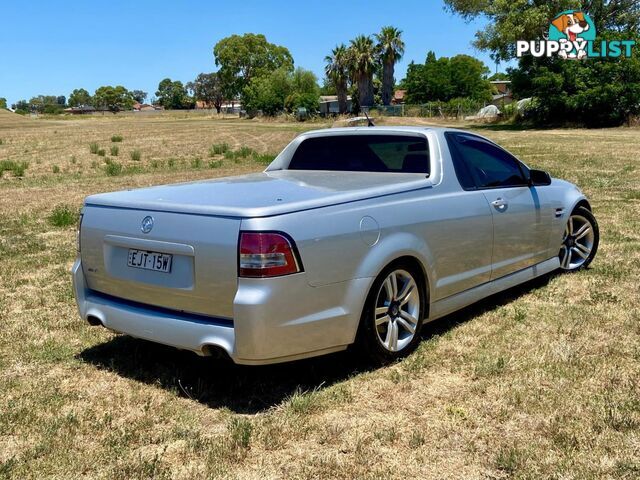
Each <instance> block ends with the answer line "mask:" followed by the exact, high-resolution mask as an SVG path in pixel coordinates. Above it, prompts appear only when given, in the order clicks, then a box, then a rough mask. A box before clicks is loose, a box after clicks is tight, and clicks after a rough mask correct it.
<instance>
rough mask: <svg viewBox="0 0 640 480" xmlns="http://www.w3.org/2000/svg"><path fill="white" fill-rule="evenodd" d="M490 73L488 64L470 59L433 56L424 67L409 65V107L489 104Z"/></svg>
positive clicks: (406, 82) (460, 56)
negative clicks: (455, 102)
mask: <svg viewBox="0 0 640 480" xmlns="http://www.w3.org/2000/svg"><path fill="white" fill-rule="evenodd" d="M488 73H489V69H488V68H487V67H486V65H485V64H484V63H482V62H481V61H480V60H478V59H476V58H473V57H470V56H469V55H456V56H455V57H452V58H447V57H441V58H436V56H435V54H434V53H433V52H429V53H428V54H427V58H426V60H425V63H424V64H423V65H420V64H415V63H413V62H411V64H409V67H408V68H407V76H406V78H405V79H404V81H403V82H402V83H403V86H404V88H406V90H407V101H408V102H409V103H426V102H432V101H442V102H448V101H449V100H452V99H454V98H468V99H471V100H475V101H487V100H490V99H491V84H490V83H489V81H488V80H487V79H486V75H487V74H488Z"/></svg>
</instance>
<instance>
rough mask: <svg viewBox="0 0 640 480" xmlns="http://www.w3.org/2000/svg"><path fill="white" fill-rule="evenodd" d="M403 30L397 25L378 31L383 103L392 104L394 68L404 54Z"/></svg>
mask: <svg viewBox="0 0 640 480" xmlns="http://www.w3.org/2000/svg"><path fill="white" fill-rule="evenodd" d="M401 37H402V30H398V29H397V28H395V27H382V30H380V33H376V40H378V45H377V47H378V51H379V52H380V57H381V58H382V103H383V104H384V105H390V104H391V97H392V95H393V70H394V67H395V64H396V63H397V62H398V60H400V59H401V58H402V55H403V54H404V42H403V41H402V38H401Z"/></svg>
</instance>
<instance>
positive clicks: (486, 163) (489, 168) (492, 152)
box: [455, 134, 528, 188]
mask: <svg viewBox="0 0 640 480" xmlns="http://www.w3.org/2000/svg"><path fill="white" fill-rule="evenodd" d="M455 137H456V149H457V152H458V154H459V157H460V160H462V162H463V163H464V164H465V166H466V169H467V171H468V173H469V174H470V175H471V177H473V180H474V182H475V184H476V185H477V187H478V188H493V187H516V186H524V185H527V184H528V182H527V180H526V178H525V176H524V174H523V171H522V169H521V168H520V164H519V162H518V161H517V160H516V159H514V158H513V157H512V156H511V155H509V154H508V153H507V152H505V151H504V150H502V149H500V148H498V147H496V146H495V145H492V144H490V143H489V142H486V141H484V140H482V139H476V138H474V137H473V136H470V135H461V134H458V135H455Z"/></svg>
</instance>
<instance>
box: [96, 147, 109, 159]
mask: <svg viewBox="0 0 640 480" xmlns="http://www.w3.org/2000/svg"><path fill="white" fill-rule="evenodd" d="M106 155H107V152H106V151H105V149H104V148H101V149H100V150H98V156H99V157H104V156H106Z"/></svg>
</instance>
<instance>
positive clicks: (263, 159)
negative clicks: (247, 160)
mask: <svg viewBox="0 0 640 480" xmlns="http://www.w3.org/2000/svg"><path fill="white" fill-rule="evenodd" d="M275 158H276V155H274V154H272V153H257V152H254V153H253V160H254V161H255V162H256V163H259V164H260V165H269V164H270V163H271V162H273V160H274V159H275Z"/></svg>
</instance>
